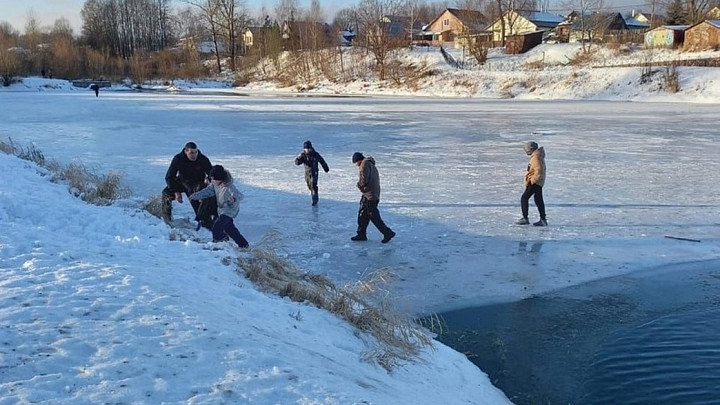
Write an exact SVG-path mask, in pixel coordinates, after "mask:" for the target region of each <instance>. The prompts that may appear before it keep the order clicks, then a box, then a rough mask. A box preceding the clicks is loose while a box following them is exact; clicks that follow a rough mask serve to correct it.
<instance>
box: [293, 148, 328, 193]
mask: <svg viewBox="0 0 720 405" xmlns="http://www.w3.org/2000/svg"><path fill="white" fill-rule="evenodd" d="M295 164H296V165H298V166H299V165H302V164H304V165H305V183H307V186H308V189H310V195H311V196H312V205H313V206H315V205H317V203H318V199H319V198H318V174H319V172H320V170H319V169H318V164H320V165H321V166H322V168H323V170H325V173H327V172H329V171H330V168H329V167H328V165H327V163H325V159H323V157H322V156H320V154H319V153H318V152H317V151H316V150H315V148H313V146H312V142H310V141H305V142H304V143H303V151H302V152H300V154H298V155H297V157H296V158H295Z"/></svg>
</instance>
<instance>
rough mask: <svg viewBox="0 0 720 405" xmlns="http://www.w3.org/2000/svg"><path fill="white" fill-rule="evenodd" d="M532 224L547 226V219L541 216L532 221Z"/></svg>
mask: <svg viewBox="0 0 720 405" xmlns="http://www.w3.org/2000/svg"><path fill="white" fill-rule="evenodd" d="M533 225H534V226H547V221H546V220H544V219H542V218H541V219H540V220H539V221H537V222H533Z"/></svg>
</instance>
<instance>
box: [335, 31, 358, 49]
mask: <svg viewBox="0 0 720 405" xmlns="http://www.w3.org/2000/svg"><path fill="white" fill-rule="evenodd" d="M355 37H357V34H356V33H355V31H354V30H353V29H352V28H347V29H344V30H342V31H341V32H340V38H339V40H340V45H342V46H351V45H352V43H353V41H354V40H355Z"/></svg>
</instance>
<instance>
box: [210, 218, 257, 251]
mask: <svg viewBox="0 0 720 405" xmlns="http://www.w3.org/2000/svg"><path fill="white" fill-rule="evenodd" d="M212 234H213V242H221V241H224V240H227V238H228V236H229V237H230V238H232V240H234V241H235V243H237V244H238V246H240V247H241V248H246V247H248V246H249V244H248V241H247V240H245V237H243V236H242V234H241V233H240V231H238V229H237V228H236V227H235V222H234V221H233V219H232V218H230V217H229V216H227V215H220V216H219V217H217V219H216V220H215V224H213V227H212Z"/></svg>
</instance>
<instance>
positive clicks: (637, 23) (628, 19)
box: [624, 17, 650, 29]
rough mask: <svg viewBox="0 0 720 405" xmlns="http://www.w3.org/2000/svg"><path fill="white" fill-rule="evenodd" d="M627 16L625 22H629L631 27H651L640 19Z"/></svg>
mask: <svg viewBox="0 0 720 405" xmlns="http://www.w3.org/2000/svg"><path fill="white" fill-rule="evenodd" d="M624 18H625V24H627V26H628V28H630V29H638V28H650V24H648V23H645V22H642V21H638V20H636V19H634V18H631V17H624Z"/></svg>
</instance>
